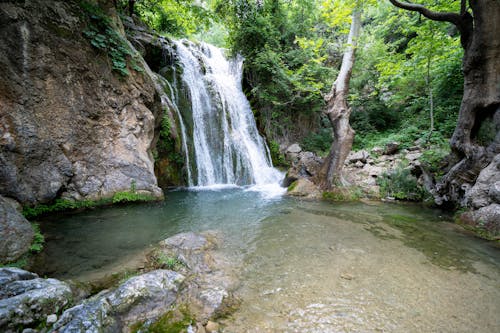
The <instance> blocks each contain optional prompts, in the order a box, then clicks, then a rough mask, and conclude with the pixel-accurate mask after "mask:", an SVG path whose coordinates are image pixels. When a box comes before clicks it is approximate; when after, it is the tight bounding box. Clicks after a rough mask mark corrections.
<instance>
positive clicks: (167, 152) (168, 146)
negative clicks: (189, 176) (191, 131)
mask: <svg viewBox="0 0 500 333" xmlns="http://www.w3.org/2000/svg"><path fill="white" fill-rule="evenodd" d="M170 122H171V120H170V117H169V116H168V114H167V110H165V112H164V115H163V118H162V120H161V127H160V138H159V140H158V144H157V145H156V149H157V151H158V155H159V156H165V157H166V158H167V159H168V160H169V161H170V162H172V163H174V164H175V165H176V169H177V170H180V169H182V167H183V166H184V162H185V160H184V156H183V155H182V154H181V153H180V152H179V149H178V147H177V142H176V141H175V139H174V137H173V135H172V125H171V123H170Z"/></svg>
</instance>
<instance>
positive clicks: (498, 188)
mask: <svg viewBox="0 0 500 333" xmlns="http://www.w3.org/2000/svg"><path fill="white" fill-rule="evenodd" d="M488 195H489V196H490V199H491V200H492V201H493V202H495V203H498V204H500V181H497V182H494V183H493V184H491V186H490V189H489V190H488Z"/></svg>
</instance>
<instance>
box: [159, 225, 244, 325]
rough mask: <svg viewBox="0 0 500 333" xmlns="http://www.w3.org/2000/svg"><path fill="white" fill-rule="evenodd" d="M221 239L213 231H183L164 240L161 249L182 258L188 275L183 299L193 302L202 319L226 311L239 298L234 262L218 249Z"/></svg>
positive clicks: (185, 272) (164, 253)
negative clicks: (235, 294) (235, 293)
mask: <svg viewBox="0 0 500 333" xmlns="http://www.w3.org/2000/svg"><path fill="white" fill-rule="evenodd" d="M218 246H219V240H218V239H217V237H216V235H215V234H213V233H209V232H207V233H203V234H195V233H192V232H187V233H181V234H178V235H175V236H173V237H170V238H168V239H166V240H164V241H162V242H160V248H159V249H158V250H159V251H160V253H161V254H163V255H164V256H167V257H171V258H176V259H178V260H180V261H181V262H182V263H183V264H184V267H183V268H181V269H180V271H181V272H182V273H183V274H185V275H186V276H188V277H189V278H188V282H187V283H186V284H185V288H184V290H183V294H182V295H181V298H182V300H183V301H184V302H185V303H187V304H190V306H191V310H192V311H194V312H195V314H196V318H197V319H198V320H207V319H209V318H211V317H213V316H214V314H216V313H217V314H223V313H224V312H225V311H228V310H230V309H229V308H230V307H231V306H232V304H234V303H235V302H237V300H236V299H234V296H233V294H232V290H233V289H234V288H235V286H236V282H237V272H236V271H235V270H236V268H235V266H234V263H232V262H228V261H227V259H226V258H224V257H221V256H220V255H219V253H218V252H217V251H216V250H217V248H218Z"/></svg>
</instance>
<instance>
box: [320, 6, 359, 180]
mask: <svg viewBox="0 0 500 333" xmlns="http://www.w3.org/2000/svg"><path fill="white" fill-rule="evenodd" d="M360 30H361V9H360V7H359V6H356V8H355V9H354V10H353V12H352V21H351V28H350V30H349V36H348V38H347V48H346V50H345V52H344V56H343V58H342V65H341V66H340V72H339V74H338V76H337V79H336V80H335V82H334V83H333V85H332V89H331V91H330V93H329V94H328V95H326V96H325V101H326V103H327V106H326V111H325V114H326V115H327V116H328V119H329V121H330V123H331V125H332V128H333V143H332V146H331V148H330V152H329V154H328V156H327V157H326V159H325V161H324V162H323V165H322V167H321V170H320V172H319V174H318V176H317V182H318V183H319V185H320V186H321V187H322V188H324V189H331V188H332V187H333V186H335V185H337V184H340V185H346V184H347V181H346V180H345V179H344V177H343V175H342V168H343V166H344V162H345V160H346V158H347V155H348V154H349V152H350V151H351V148H352V143H353V141H354V130H353V129H352V128H351V125H350V124H349V116H350V114H351V108H350V107H349V105H348V103H347V97H348V95H349V81H350V79H351V73H352V67H353V66H354V60H355V54H356V47H357V40H358V37H359V32H360Z"/></svg>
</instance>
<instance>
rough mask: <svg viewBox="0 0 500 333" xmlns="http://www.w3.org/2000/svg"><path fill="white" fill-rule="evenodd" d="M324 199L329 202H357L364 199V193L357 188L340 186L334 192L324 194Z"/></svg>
mask: <svg viewBox="0 0 500 333" xmlns="http://www.w3.org/2000/svg"><path fill="white" fill-rule="evenodd" d="M322 197H323V200H327V201H356V200H359V199H361V198H362V197H363V191H362V190H361V188H359V187H357V186H349V187H342V186H339V187H336V188H335V189H333V190H332V191H325V192H323V193H322Z"/></svg>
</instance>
